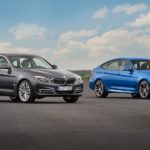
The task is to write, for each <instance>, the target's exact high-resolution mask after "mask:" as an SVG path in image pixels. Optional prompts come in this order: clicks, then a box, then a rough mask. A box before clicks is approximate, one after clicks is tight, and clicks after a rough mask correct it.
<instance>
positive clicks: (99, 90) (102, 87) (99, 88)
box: [94, 80, 108, 98]
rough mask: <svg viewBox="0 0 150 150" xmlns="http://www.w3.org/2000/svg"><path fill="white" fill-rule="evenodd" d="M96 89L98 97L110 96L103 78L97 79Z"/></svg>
mask: <svg viewBox="0 0 150 150" xmlns="http://www.w3.org/2000/svg"><path fill="white" fill-rule="evenodd" d="M94 91H95V95H96V97H98V98H105V97H107V96H108V92H106V90H105V85H104V83H103V82H102V81H101V80H97V81H96V83H95V87H94Z"/></svg>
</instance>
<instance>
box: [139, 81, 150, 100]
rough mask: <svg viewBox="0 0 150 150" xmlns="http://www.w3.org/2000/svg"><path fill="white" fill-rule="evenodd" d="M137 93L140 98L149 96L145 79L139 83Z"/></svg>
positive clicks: (149, 92) (148, 87)
mask: <svg viewBox="0 0 150 150" xmlns="http://www.w3.org/2000/svg"><path fill="white" fill-rule="evenodd" d="M139 94H140V97H141V98H142V99H147V98H149V96H150V86H149V83H148V82H147V81H146V80H143V81H141V82H140V84H139Z"/></svg>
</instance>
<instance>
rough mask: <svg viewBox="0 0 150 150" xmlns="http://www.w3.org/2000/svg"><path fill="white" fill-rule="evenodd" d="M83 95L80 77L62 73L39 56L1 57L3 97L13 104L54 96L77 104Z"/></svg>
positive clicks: (0, 76) (0, 69) (6, 55)
mask: <svg viewBox="0 0 150 150" xmlns="http://www.w3.org/2000/svg"><path fill="white" fill-rule="evenodd" d="M82 92H83V81H82V78H81V77H80V76H78V75H76V74H73V73H71V72H69V71H63V70H59V69H57V66H56V65H52V64H50V63H49V62H48V61H46V60H45V59H44V58H42V57H40V56H35V55H26V54H0V95H1V96H9V97H10V98H11V100H12V101H13V102H25V103H28V102H34V100H35V99H41V98H44V97H51V96H54V97H63V99H64V100H65V102H67V103H75V102H76V101H77V100H78V99H79V97H80V96H81V95H82Z"/></svg>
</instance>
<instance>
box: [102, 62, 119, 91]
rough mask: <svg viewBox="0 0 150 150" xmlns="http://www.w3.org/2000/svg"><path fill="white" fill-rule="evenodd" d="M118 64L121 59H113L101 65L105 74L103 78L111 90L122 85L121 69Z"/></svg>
mask: <svg viewBox="0 0 150 150" xmlns="http://www.w3.org/2000/svg"><path fill="white" fill-rule="evenodd" d="M118 64H119V60H112V61H109V62H107V63H105V64H103V65H102V66H101V68H102V69H103V74H104V75H103V77H102V78H103V81H104V83H105V85H106V87H107V89H109V90H115V89H117V87H118V86H119V85H120V83H119V77H120V70H118Z"/></svg>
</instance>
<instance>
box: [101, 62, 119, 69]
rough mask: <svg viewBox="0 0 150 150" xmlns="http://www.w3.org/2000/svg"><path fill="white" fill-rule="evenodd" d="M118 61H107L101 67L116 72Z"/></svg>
mask: <svg viewBox="0 0 150 150" xmlns="http://www.w3.org/2000/svg"><path fill="white" fill-rule="evenodd" d="M118 65H119V60H113V61H109V62H107V63H105V64H103V65H102V66H101V67H102V68H103V69H107V70H118Z"/></svg>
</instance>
